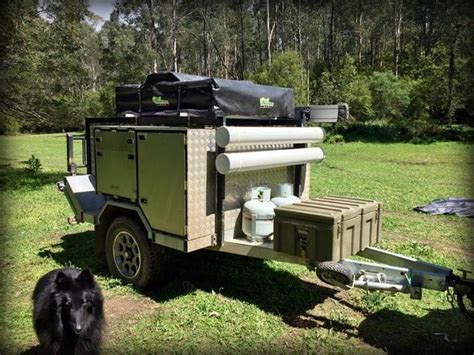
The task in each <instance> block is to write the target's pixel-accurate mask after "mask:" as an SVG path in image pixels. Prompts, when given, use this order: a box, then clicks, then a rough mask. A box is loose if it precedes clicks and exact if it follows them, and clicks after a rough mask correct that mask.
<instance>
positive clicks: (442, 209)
mask: <svg viewBox="0 0 474 355" xmlns="http://www.w3.org/2000/svg"><path fill="white" fill-rule="evenodd" d="M414 210H415V211H419V212H424V213H430V214H455V215H458V216H462V217H471V218H472V217H474V200H472V199H468V198H464V197H448V198H440V199H437V200H433V201H432V202H431V203H429V204H427V205H423V206H418V207H415V208H414Z"/></svg>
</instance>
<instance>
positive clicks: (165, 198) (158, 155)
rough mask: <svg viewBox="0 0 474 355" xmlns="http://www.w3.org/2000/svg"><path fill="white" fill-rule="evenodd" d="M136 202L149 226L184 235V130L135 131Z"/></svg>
mask: <svg viewBox="0 0 474 355" xmlns="http://www.w3.org/2000/svg"><path fill="white" fill-rule="evenodd" d="M137 139H138V140H137V142H138V144H137V146H138V191H139V195H140V196H139V203H140V206H141V208H142V210H143V212H144V213H145V216H146V218H147V220H148V221H149V222H150V225H151V227H152V228H153V229H156V230H159V231H163V232H168V233H172V234H176V235H179V236H185V235H186V204H185V198H186V195H185V193H186V188H185V187H186V177H185V174H186V162H185V134H184V133H175V132H150V131H147V132H137Z"/></svg>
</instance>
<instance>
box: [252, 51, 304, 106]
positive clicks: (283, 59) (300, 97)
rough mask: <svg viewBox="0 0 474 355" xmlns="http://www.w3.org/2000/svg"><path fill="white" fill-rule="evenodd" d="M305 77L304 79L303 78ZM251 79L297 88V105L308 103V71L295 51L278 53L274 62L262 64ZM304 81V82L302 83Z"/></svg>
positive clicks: (266, 83)
mask: <svg viewBox="0 0 474 355" xmlns="http://www.w3.org/2000/svg"><path fill="white" fill-rule="evenodd" d="M302 78H303V80H302ZM251 79H252V80H253V81H255V82H256V83H258V84H264V85H275V86H280V87H286V88H292V89H294V90H295V103H296V105H307V104H308V102H307V99H306V98H307V96H308V95H307V90H308V87H307V86H305V85H304V84H306V71H305V70H304V67H303V65H302V63H301V60H300V58H299V57H298V54H297V53H296V52H294V51H288V52H285V53H281V54H277V55H275V56H274V57H273V61H272V64H271V66H270V64H269V63H266V64H264V65H262V66H261V67H260V68H259V69H258V70H257V72H256V73H255V74H254V75H252V76H251ZM302 83H304V84H303V85H302Z"/></svg>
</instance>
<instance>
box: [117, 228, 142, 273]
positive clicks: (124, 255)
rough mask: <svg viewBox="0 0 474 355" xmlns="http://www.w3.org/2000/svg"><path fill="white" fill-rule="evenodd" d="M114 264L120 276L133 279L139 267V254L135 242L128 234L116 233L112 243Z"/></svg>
mask: <svg viewBox="0 0 474 355" xmlns="http://www.w3.org/2000/svg"><path fill="white" fill-rule="evenodd" d="M113 257H114V263H115V266H116V267H117V270H118V271H119V272H120V274H121V275H122V276H123V277H125V278H127V279H133V278H134V277H136V276H137V274H138V272H139V271H140V267H141V260H142V258H141V253H140V248H139V247H138V243H137V240H136V239H135V238H134V237H133V235H131V234H130V233H129V232H126V231H122V232H119V233H117V235H116V236H115V238H114V243H113Z"/></svg>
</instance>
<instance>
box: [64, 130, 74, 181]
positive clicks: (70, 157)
mask: <svg viewBox="0 0 474 355" xmlns="http://www.w3.org/2000/svg"><path fill="white" fill-rule="evenodd" d="M66 154H67V171H68V172H69V173H70V174H71V175H75V174H76V168H75V164H74V137H73V135H72V133H66Z"/></svg>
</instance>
